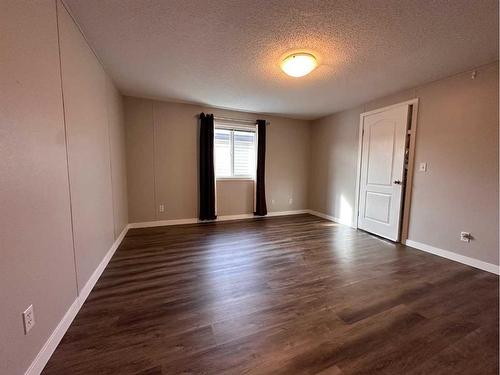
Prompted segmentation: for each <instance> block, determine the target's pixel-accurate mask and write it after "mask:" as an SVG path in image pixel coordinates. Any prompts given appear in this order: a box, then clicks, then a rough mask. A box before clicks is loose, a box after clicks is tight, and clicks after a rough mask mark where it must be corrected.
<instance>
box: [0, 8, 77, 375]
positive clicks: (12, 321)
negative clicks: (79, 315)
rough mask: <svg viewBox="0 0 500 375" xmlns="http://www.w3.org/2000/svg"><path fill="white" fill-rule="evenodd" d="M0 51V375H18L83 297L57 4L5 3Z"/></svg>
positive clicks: (0, 14) (0, 21)
mask: <svg viewBox="0 0 500 375" xmlns="http://www.w3.org/2000/svg"><path fill="white" fill-rule="evenodd" d="M0 51H1V52H0V54H1V56H2V57H1V59H0V61H1V62H0V64H1V65H0V87H1V90H0V103H1V109H0V140H1V141H0V160H2V161H1V163H0V181H1V182H0V212H2V215H0V259H1V260H0V301H2V302H1V306H0V338H1V339H0V374H9V375H10V374H13V375H17V374H22V373H24V371H25V370H26V369H27V368H28V366H29V365H30V363H31V361H32V360H33V359H34V358H35V356H36V354H37V353H38V351H39V350H40V348H41V347H42V345H43V343H44V342H45V340H46V339H47V338H48V337H49V336H50V334H51V332H52V330H53V329H54V328H55V327H56V325H57V324H58V323H59V321H60V320H61V318H62V317H63V315H64V313H65V312H66V310H67V309H68V307H69V306H70V305H71V303H72V302H73V300H74V299H75V297H76V293H77V291H76V283H75V267H74V263H73V247H72V237H71V218H70V205H69V189H68V175H67V169H66V146H65V141H64V120H63V108H62V100H61V81H60V76H59V53H58V45H57V24H56V13H55V3H54V1H37V2H30V1H22V2H21V1H17V0H11V1H2V5H1V6H0ZM7 51H8V52H7ZM55 265H57V267H56V268H55V267H54V266H55ZM30 304H33V306H34V310H35V315H36V326H35V327H34V328H33V329H32V330H31V331H30V333H29V335H27V336H25V335H24V332H23V324H22V319H21V313H22V311H24V310H25V309H26V308H27V307H28V306H29V305H30Z"/></svg>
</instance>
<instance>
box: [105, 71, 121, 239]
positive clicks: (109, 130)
mask: <svg viewBox="0 0 500 375" xmlns="http://www.w3.org/2000/svg"><path fill="white" fill-rule="evenodd" d="M104 74H105V75H106V72H104ZM104 88H105V91H106V122H107V124H108V148H109V180H110V182H111V211H112V212H113V240H116V238H117V236H118V234H117V233H116V217H115V192H114V185H113V162H112V161H111V158H112V155H111V129H110V126H111V121H110V120H109V104H110V103H109V98H108V94H109V92H108V88H109V78H108V77H104Z"/></svg>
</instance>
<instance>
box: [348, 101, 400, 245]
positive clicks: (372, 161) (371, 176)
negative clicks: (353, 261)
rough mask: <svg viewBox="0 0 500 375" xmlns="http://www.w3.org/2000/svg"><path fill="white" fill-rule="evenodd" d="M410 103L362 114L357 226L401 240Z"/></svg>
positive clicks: (391, 238)
mask: <svg viewBox="0 0 500 375" xmlns="http://www.w3.org/2000/svg"><path fill="white" fill-rule="evenodd" d="M408 110H409V106H408V105H401V106H397V107H394V108H389V109H387V110H384V111H381V112H376V113H373V114H367V115H365V116H364V117H363V123H362V125H363V139H362V150H361V170H360V171H361V175H360V184H359V211H358V227H359V228H360V229H363V230H366V231H368V232H371V233H374V234H377V235H379V236H382V237H385V238H388V239H390V240H393V241H399V231H400V218H401V204H402V198H403V172H404V158H405V147H406V145H405V142H406V132H407V122H408Z"/></svg>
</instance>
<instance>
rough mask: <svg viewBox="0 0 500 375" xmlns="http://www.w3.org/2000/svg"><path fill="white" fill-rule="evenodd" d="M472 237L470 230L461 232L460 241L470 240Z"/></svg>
mask: <svg viewBox="0 0 500 375" xmlns="http://www.w3.org/2000/svg"><path fill="white" fill-rule="evenodd" d="M472 239H473V237H472V235H471V234H470V233H469V232H460V241H463V242H470V240H472Z"/></svg>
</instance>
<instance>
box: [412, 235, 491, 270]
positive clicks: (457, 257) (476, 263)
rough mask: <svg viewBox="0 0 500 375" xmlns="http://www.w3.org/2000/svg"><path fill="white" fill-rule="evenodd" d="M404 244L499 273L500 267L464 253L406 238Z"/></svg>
mask: <svg viewBox="0 0 500 375" xmlns="http://www.w3.org/2000/svg"><path fill="white" fill-rule="evenodd" d="M405 244H406V245H407V246H410V247H414V248H415V249H418V250H422V251H425V252H427V253H431V254H434V255H437V256H440V257H443V258H446V259H450V260H454V261H455V262H459V263H462V264H466V265H468V266H471V267H474V268H479V269H480V270H483V271H487V272H491V273H494V274H495V275H498V274H500V267H499V266H497V265H495V264H492V263H487V262H483V261H482V260H478V259H474V258H470V257H467V256H465V255H460V254H457V253H454V252H452V251H448V250H443V249H440V248H437V247H434V246H431V245H426V244H424V243H420V242H417V241H412V240H406V242H405Z"/></svg>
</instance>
